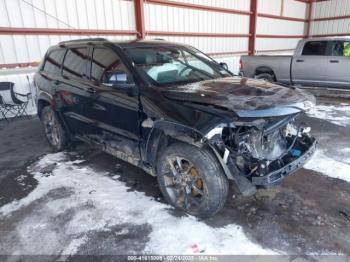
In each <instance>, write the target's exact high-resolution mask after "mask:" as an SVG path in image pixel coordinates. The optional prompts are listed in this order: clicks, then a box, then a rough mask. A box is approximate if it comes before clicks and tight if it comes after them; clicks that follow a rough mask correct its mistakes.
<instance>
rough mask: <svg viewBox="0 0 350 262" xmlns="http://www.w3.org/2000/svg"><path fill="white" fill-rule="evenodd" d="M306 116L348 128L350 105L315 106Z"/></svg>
mask: <svg viewBox="0 0 350 262" xmlns="http://www.w3.org/2000/svg"><path fill="white" fill-rule="evenodd" d="M308 115H309V116H311V117H315V118H319V119H324V120H327V121H329V122H331V123H333V124H335V125H339V126H344V127H345V126H350V105H348V104H345V103H341V104H340V105H317V106H316V107H314V108H313V109H312V110H311V111H310V112H308Z"/></svg>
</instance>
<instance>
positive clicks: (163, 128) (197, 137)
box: [143, 120, 235, 180]
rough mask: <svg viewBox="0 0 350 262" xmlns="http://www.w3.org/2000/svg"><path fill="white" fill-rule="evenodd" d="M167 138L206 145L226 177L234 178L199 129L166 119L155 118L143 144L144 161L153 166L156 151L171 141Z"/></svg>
mask: <svg viewBox="0 0 350 262" xmlns="http://www.w3.org/2000/svg"><path fill="white" fill-rule="evenodd" d="M169 140H173V141H180V142H183V143H186V144H190V145H193V146H196V147H198V148H204V147H206V148H207V149H208V150H209V151H211V153H212V154H213V155H214V157H215V158H216V159H217V160H218V161H219V163H220V165H221V166H222V169H223V171H224V173H225V174H226V176H227V178H228V179H230V180H235V179H234V174H233V173H232V172H231V171H230V170H229V169H228V168H227V165H226V164H225V163H224V161H223V159H222V157H221V156H220V154H219V152H217V150H216V149H215V148H214V146H212V145H211V144H209V143H208V140H207V139H205V137H204V135H203V134H202V133H201V132H200V131H198V130H196V129H194V128H191V127H188V126H184V125H181V124H178V123H174V122H170V121H166V120H157V121H155V122H154V123H153V126H152V129H151V131H150V133H149V135H148V138H147V140H146V144H145V150H144V157H143V159H144V161H145V162H146V163H147V164H149V165H150V166H151V167H153V168H155V166H156V162H157V157H158V153H159V152H160V151H161V150H162V149H164V148H165V147H166V146H167V145H168V144H169V143H170V142H171V141H169Z"/></svg>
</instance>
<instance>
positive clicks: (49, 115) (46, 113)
mask: <svg viewBox="0 0 350 262" xmlns="http://www.w3.org/2000/svg"><path fill="white" fill-rule="evenodd" d="M41 122H42V124H43V126H44V131H45V135H46V138H47V140H48V142H49V144H50V146H51V147H52V148H53V149H54V150H55V151H61V150H63V149H65V148H66V147H67V145H68V137H67V135H66V133H65V132H64V130H63V127H62V125H61V124H60V122H59V120H58V117H57V115H56V113H55V112H54V111H53V110H52V109H51V108H50V107H49V106H46V107H44V108H43V109H42V111H41Z"/></svg>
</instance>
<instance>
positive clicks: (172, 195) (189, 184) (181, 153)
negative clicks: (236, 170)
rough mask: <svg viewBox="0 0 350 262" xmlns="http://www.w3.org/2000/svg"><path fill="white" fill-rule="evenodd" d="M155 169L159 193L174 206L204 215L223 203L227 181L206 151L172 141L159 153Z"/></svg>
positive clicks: (226, 191)
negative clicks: (172, 142) (171, 143)
mask: <svg viewBox="0 0 350 262" xmlns="http://www.w3.org/2000/svg"><path fill="white" fill-rule="evenodd" d="M157 171H158V172H157V173H158V183H159V186H160V189H161V191H162V193H163V196H164V198H165V199H166V201H167V202H168V203H170V204H171V205H173V206H174V207H176V208H179V209H182V210H183V211H185V212H186V213H188V214H191V215H194V216H198V217H202V218H205V217H210V216H213V215H215V214H216V213H217V212H219V211H220V210H221V209H222V208H223V206H224V205H225V202H226V198H227V194H228V181H227V178H226V176H225V174H224V173H223V171H222V169H221V166H220V164H219V163H218V161H217V160H216V159H215V157H213V155H212V154H210V152H209V151H207V150H205V149H199V148H196V147H194V146H191V145H187V144H182V143H176V144H173V145H171V146H169V147H168V148H166V149H165V151H164V152H162V154H161V156H160V158H159V160H158V166H157Z"/></svg>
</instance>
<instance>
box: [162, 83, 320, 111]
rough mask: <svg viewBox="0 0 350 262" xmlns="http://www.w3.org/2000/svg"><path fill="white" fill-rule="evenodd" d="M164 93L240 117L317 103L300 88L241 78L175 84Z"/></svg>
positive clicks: (294, 109) (176, 98) (302, 108)
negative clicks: (224, 110) (214, 107)
mask: <svg viewBox="0 0 350 262" xmlns="http://www.w3.org/2000/svg"><path fill="white" fill-rule="evenodd" d="M163 94H164V95H165V97H167V98H168V99H174V100H179V101H183V102H189V103H193V104H202V105H203V104H207V105H212V106H216V107H219V108H225V109H228V110H230V111H233V112H235V113H236V114H237V115H238V116H240V117H268V116H281V115H289V114H294V113H298V112H300V111H305V110H308V109H310V108H311V107H313V106H314V105H315V98H314V96H312V95H310V94H308V93H307V92H304V91H302V90H300V89H297V88H292V87H290V88H289V87H285V86H281V85H278V84H273V83H270V82H267V81H264V80H256V79H248V78H241V77H229V78H220V79H215V80H207V81H202V82H197V83H193V84H188V85H184V86H177V87H172V88H169V89H166V90H164V91H163Z"/></svg>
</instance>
